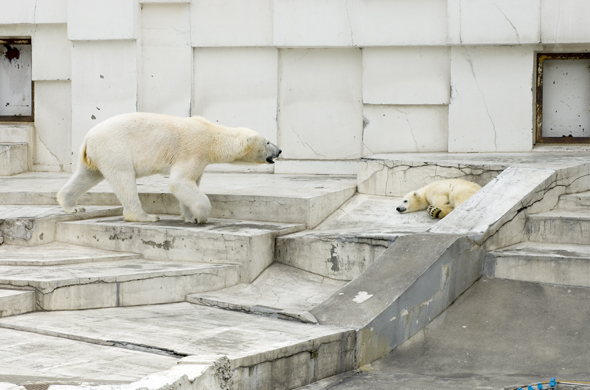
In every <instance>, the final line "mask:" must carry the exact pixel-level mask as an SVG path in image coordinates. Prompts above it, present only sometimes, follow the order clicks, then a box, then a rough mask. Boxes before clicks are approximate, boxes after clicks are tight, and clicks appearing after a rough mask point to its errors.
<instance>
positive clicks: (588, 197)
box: [559, 191, 590, 210]
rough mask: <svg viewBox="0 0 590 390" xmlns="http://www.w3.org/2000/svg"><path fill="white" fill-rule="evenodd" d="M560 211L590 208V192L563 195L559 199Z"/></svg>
mask: <svg viewBox="0 0 590 390" xmlns="http://www.w3.org/2000/svg"><path fill="white" fill-rule="evenodd" d="M559 208H560V209H564V210H567V209H578V208H590V191H585V192H579V193H577V194H569V195H563V196H561V197H560V198H559Z"/></svg>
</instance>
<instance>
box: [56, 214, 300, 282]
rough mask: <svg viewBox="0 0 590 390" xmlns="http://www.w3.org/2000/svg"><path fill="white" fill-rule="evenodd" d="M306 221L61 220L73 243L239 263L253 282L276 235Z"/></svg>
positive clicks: (60, 226)
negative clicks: (66, 221) (202, 222)
mask: <svg viewBox="0 0 590 390" xmlns="http://www.w3.org/2000/svg"><path fill="white" fill-rule="evenodd" d="M303 228H304V226H303V225H295V224H279V223H270V222H250V221H237V220H215V219H210V220H209V221H208V223H207V224H202V225H194V224H190V223H186V222H184V221H183V220H181V218H180V217H177V216H161V221H160V222H156V223H152V224H145V223H144V224H142V223H132V222H124V221H123V219H122V217H115V218H106V219H101V220H85V221H78V222H73V223H60V224H58V234H59V237H60V240H61V241H63V242H67V243H70V244H76V245H84V246H91V247H95V248H102V249H108V250H115V251H125V252H135V253H141V254H142V255H143V256H144V257H145V258H147V259H168V260H174V261H192V262H201V263H214V264H238V265H240V266H241V267H240V281H242V282H246V283H250V282H251V281H252V280H254V279H255V278H256V277H257V276H258V275H259V274H260V273H261V272H262V271H263V270H264V269H265V268H266V267H268V266H269V265H270V264H271V263H272V261H273V258H274V239H275V237H276V236H277V235H280V234H287V233H292V232H295V231H299V230H302V229H303Z"/></svg>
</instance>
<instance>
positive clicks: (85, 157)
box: [80, 140, 98, 171]
mask: <svg viewBox="0 0 590 390" xmlns="http://www.w3.org/2000/svg"><path fill="white" fill-rule="evenodd" d="M80 160H81V162H82V164H84V165H86V166H87V167H88V168H89V169H92V170H93V171H98V167H97V166H96V165H94V162H93V161H92V159H91V158H90V157H89V156H88V153H87V151H86V140H84V143H83V144H82V146H81V147H80Z"/></svg>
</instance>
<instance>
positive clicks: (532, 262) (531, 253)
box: [484, 242, 590, 287]
mask: <svg viewBox="0 0 590 390" xmlns="http://www.w3.org/2000/svg"><path fill="white" fill-rule="evenodd" d="M484 269H485V274H486V276H490V277H496V278H500V279H511V280H521V281H525V282H537V283H549V284H561V285H568V286H580V287H590V245H573V244H554V243H541V242H523V243H521V244H517V245H512V246H509V247H506V248H503V249H500V250H496V251H493V252H489V253H488V254H487V255H486V260H485V266H484Z"/></svg>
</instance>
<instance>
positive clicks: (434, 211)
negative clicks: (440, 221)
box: [426, 205, 442, 218]
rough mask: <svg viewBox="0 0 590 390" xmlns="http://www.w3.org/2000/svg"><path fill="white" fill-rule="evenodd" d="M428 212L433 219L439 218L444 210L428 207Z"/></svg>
mask: <svg viewBox="0 0 590 390" xmlns="http://www.w3.org/2000/svg"><path fill="white" fill-rule="evenodd" d="M426 212H427V213H428V214H429V215H430V217H431V218H438V217H439V215H440V213H442V210H441V209H439V208H438V207H436V206H432V205H431V206H428V208H427V209H426Z"/></svg>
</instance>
